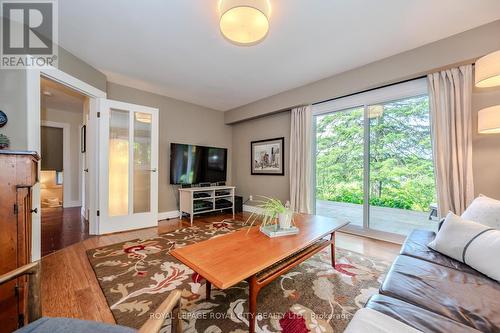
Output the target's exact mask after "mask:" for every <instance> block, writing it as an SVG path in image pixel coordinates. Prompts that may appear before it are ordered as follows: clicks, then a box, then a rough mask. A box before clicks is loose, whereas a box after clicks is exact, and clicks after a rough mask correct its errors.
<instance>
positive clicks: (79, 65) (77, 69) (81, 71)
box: [58, 47, 107, 91]
mask: <svg viewBox="0 0 500 333" xmlns="http://www.w3.org/2000/svg"><path fill="white" fill-rule="evenodd" d="M58 68H59V69H60V70H62V71H63V72H65V73H67V74H69V75H71V76H74V77H76V78H78V79H79V80H82V81H83V82H86V83H88V84H90V85H91V86H94V87H96V88H97V89H99V90H102V91H106V81H107V79H106V75H104V74H103V73H101V72H100V71H98V70H97V69H95V68H94V67H92V66H90V65H89V64H87V63H86V62H84V61H83V60H81V59H80V58H78V57H75V56H74V55H73V54H71V53H69V52H68V51H66V50H65V49H63V48H62V47H59V65H58Z"/></svg>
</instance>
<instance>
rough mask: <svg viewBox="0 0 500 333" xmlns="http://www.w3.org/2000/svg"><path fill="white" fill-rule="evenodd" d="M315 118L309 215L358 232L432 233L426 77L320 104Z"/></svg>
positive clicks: (432, 172)
mask: <svg viewBox="0 0 500 333" xmlns="http://www.w3.org/2000/svg"><path fill="white" fill-rule="evenodd" d="M314 114H315V115H314V122H313V123H314V126H315V135H316V137H315V156H314V158H315V180H316V181H315V186H316V191H315V193H316V195H315V199H316V205H315V208H316V214H318V215H326V216H331V217H335V218H343V219H347V220H349V221H350V222H351V223H350V228H351V229H353V230H356V229H357V230H358V231H362V233H365V234H366V233H372V234H376V233H379V234H380V232H383V233H391V234H399V235H406V234H408V233H409V232H410V231H411V230H413V229H415V228H420V229H422V228H423V229H430V230H434V229H435V228H436V226H437V225H436V223H435V221H433V220H432V218H430V216H431V212H432V209H433V207H434V206H435V204H434V202H435V201H436V198H435V196H436V192H435V182H434V167H433V161H432V147H431V133H430V117H429V99H428V96H427V85H426V82H425V80H416V81H411V82H407V83H404V84H400V85H394V86H390V87H388V88H382V89H379V90H375V91H370V92H367V93H362V94H358V95H353V96H350V97H346V98H342V99H338V100H335V101H331V102H326V103H323V104H319V105H316V106H315V107H314ZM389 239H391V237H389Z"/></svg>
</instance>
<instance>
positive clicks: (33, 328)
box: [15, 317, 137, 333]
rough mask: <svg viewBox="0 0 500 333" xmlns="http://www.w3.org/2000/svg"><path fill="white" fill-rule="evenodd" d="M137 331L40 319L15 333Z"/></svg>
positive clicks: (107, 332)
mask: <svg viewBox="0 0 500 333" xmlns="http://www.w3.org/2000/svg"><path fill="white" fill-rule="evenodd" d="M136 332H137V331H136V330H134V329H132V328H128V327H124V326H118V325H108V324H103V323H98V322H95V321H88V320H78V319H70V318H47V317H43V318H40V319H38V320H36V321H34V322H32V323H30V324H29V325H26V326H24V327H22V328H20V329H18V330H17V331H15V333H136Z"/></svg>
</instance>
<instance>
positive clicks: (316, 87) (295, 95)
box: [225, 20, 500, 124]
mask: <svg viewBox="0 0 500 333" xmlns="http://www.w3.org/2000/svg"><path fill="white" fill-rule="evenodd" d="M499 36H500V20H497V21H495V22H492V23H489V24H486V25H483V26H480V27H478V28H475V29H472V30H469V31H466V32H463V33H460V34H458V35H455V36H451V37H449V38H446V39H443V40H440V41H437V42H434V43H431V44H427V45H425V46H422V47H419V48H416V49H413V50H410V51H407V52H404V53H400V54H397V55H395V56H392V57H389V58H386V59H383V60H380V61H377V62H374V63H371V64H368V65H366V66H363V67H359V68H356V69H353V70H350V71H347V72H344V73H341V74H338V75H335V76H332V77H329V78H326V79H324V80H320V81H316V82H313V83H311V84H308V85H305V86H302V87H299V88H296V89H292V90H288V91H285V92H283V93H280V94H277V95H274V96H271V97H268V98H264V99H262V100H260V101H257V102H254V103H250V104H248V105H245V106H242V107H240V108H236V109H233V110H230V111H227V112H226V115H225V120H226V123H227V124H231V123H235V122H238V121H243V120H245V119H250V118H255V117H259V116H262V115H265V114H269V113H272V112H276V111H278V110H284V109H289V108H291V107H292V106H295V105H300V104H308V103H315V102H320V101H323V100H326V99H329V98H334V97H338V96H343V95H346V94H351V93H356V92H359V91H362V90H366V89H370V88H375V87H380V86H382V85H385V84H388V83H394V82H400V81H403V80H406V79H409V78H415V77H418V76H422V75H425V74H428V73H430V72H434V71H435V70H436V69H438V68H441V67H445V66H449V65H452V64H457V63H462V62H466V61H470V60H472V59H476V58H478V57H480V56H482V55H485V54H487V53H489V52H492V51H496V50H498V49H500V38H499Z"/></svg>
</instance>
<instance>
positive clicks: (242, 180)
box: [233, 112, 290, 204]
mask: <svg viewBox="0 0 500 333" xmlns="http://www.w3.org/2000/svg"><path fill="white" fill-rule="evenodd" d="M282 136H283V137H285V175H284V176H256V175H254V176H252V175H251V174H250V142H251V141H257V140H264V139H272V138H278V137H282ZM289 145H290V112H281V113H277V114H273V115H270V116H267V117H263V118H259V119H254V120H249V121H245V122H241V123H238V124H235V125H233V147H234V149H233V180H234V184H235V185H236V186H237V187H236V193H237V194H238V195H241V196H243V200H247V199H248V196H249V195H253V196H254V201H255V199H256V198H255V196H257V195H264V196H268V197H273V198H277V199H280V200H282V201H284V202H285V201H287V200H289V199H290V185H289V178H288V177H289V174H288V172H289V166H288V163H289V157H290V155H289V154H290V152H289V151H288V147H289ZM248 204H255V202H253V203H252V202H249V203H248Z"/></svg>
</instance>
